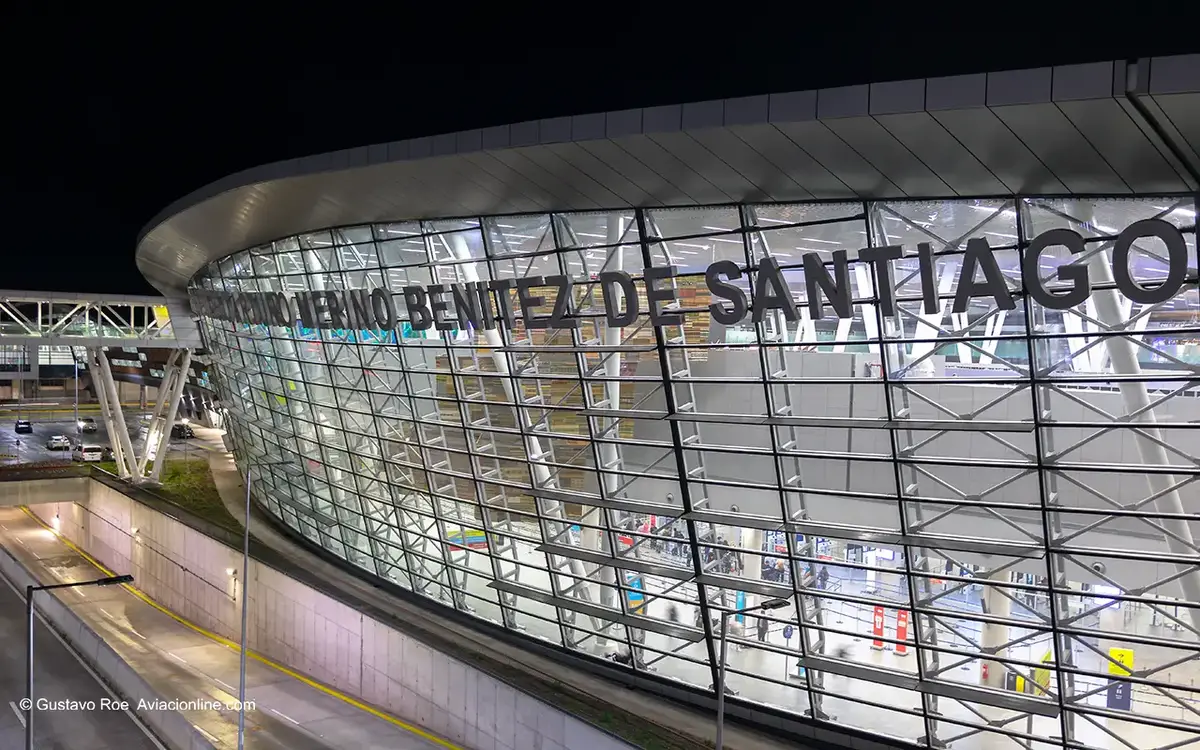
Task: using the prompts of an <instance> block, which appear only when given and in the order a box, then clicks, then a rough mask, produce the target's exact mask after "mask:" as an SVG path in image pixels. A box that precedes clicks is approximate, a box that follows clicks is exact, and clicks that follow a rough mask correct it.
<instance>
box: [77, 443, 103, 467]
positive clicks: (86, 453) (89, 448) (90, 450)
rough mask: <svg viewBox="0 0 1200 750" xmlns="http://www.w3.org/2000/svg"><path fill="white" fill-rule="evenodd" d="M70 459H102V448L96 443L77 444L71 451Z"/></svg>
mask: <svg viewBox="0 0 1200 750" xmlns="http://www.w3.org/2000/svg"><path fill="white" fill-rule="evenodd" d="M71 460H72V461H86V462H89V463H90V462H92V461H103V460H104V449H103V448H101V447H100V446H98V445H77V446H75V450H73V451H71Z"/></svg>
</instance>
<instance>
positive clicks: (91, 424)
mask: <svg viewBox="0 0 1200 750" xmlns="http://www.w3.org/2000/svg"><path fill="white" fill-rule="evenodd" d="M78 424H79V431H80V432H95V431H96V429H97V427H96V420H95V419H93V418H91V417H84V418H83V419H81V420H79V423H78Z"/></svg>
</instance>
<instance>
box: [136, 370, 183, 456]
mask: <svg viewBox="0 0 1200 750" xmlns="http://www.w3.org/2000/svg"><path fill="white" fill-rule="evenodd" d="M178 361H179V350H178V349H177V350H175V351H173V352H171V353H170V354H169V355H168V356H167V364H166V365H165V366H164V367H163V377H162V380H160V381H159V383H158V394H157V396H156V398H155V399H154V411H152V412H150V421H149V422H148V423H147V425H146V442H145V443H144V444H143V445H142V455H140V456H138V457H137V465H136V467H135V468H134V472H133V473H134V475H136V476H137V477H139V478H140V477H143V476H145V475H146V464H147V463H149V462H150V459H151V458H153V457H154V448H155V446H157V445H158V439H157V435H158V431H159V429H160V426H161V424H162V422H163V419H162V417H161V416H160V415H161V414H162V413H163V412H164V411H165V410H166V408H167V403H166V400H167V397H168V394H169V393H170V391H171V389H170V386H169V384H168V382H167V380H168V377H169V375H170V373H171V371H172V370H173V369H174V367H175V363H176V362H178Z"/></svg>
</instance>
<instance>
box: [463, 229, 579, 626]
mask: <svg viewBox="0 0 1200 750" xmlns="http://www.w3.org/2000/svg"><path fill="white" fill-rule="evenodd" d="M485 221H486V220H485V219H483V218H481V219H480V220H479V227H480V231H481V232H482V234H483V243H484V245H483V249H484V255H485V257H486V258H487V264H488V273H489V275H490V276H491V278H492V279H499V278H500V276H499V275H498V274H497V273H496V269H497V264H498V263H499V262H500V261H499V259H497V258H496V255H495V252H494V245H493V243H492V240H491V236H490V234H489V232H488V228H487V224H486V223H485ZM509 260H510V262H511V263H512V267H513V273H514V275H515V274H516V273H518V271H519V269H518V268H517V259H515V258H510V259H509ZM514 278H515V276H514ZM494 294H495V298H496V299H495V302H496V312H497V313H498V315H497V325H496V330H497V331H498V332H499V333H500V344H501V347H502V349H503V351H501V352H499V355H500V357H501V359H502V360H503V361H504V363H505V369H506V370H508V372H506V373H504V374H502V375H501V378H502V382H501V386H502V387H503V380H507V381H508V383H509V388H510V393H511V395H510V396H509V397H510V398H511V399H512V410H513V422H514V423H515V424H516V426H517V431H518V433H519V434H520V436H521V450H522V451H524V453H525V466H526V471H527V476H528V478H529V485H530V487H531V489H530V492H529V497H530V499H532V500H533V515H534V518H535V519H536V522H537V536H538V540H539V541H540V542H541V543H543V544H544V543H546V533H545V529H546V517H545V516H544V515H543V513H542V504H541V502H539V500H538V498H537V495H536V494H535V493H536V492H537V490H536V489H532V488H535V487H536V482H535V481H534V478H533V459H532V458H531V457H530V455H529V445H530V439H531V437H532V433H531V432H530V430H529V426H530V425H531V424H532V422H531V421H530V419H529V414H528V412H527V411H526V409H525V406H524V404H523V403H522V401H523V396H524V390H523V389H522V388H521V383H520V381H519V380H518V379H517V376H516V375H515V372H516V369H517V368H516V366H515V365H516V358H515V357H514V352H513V335H512V330H511V329H510V328H509V326H508V325H507V323H506V321H507V319H508V318H509V317H510V316H511V313H512V292H511V291H509V290H503V291H497V292H495V293H494ZM501 306H504V307H501ZM502 309H504V310H506V311H507V314H499V313H500V311H501V310H502ZM526 332H527V333H528V329H526ZM506 395H508V394H506ZM506 491H507V490H506ZM509 524H512V520H511V519H510V520H509ZM512 544H513V564H514V566H515V567H516V571H517V576H518V578H519V576H520V570H521V565H522V563H521V556H520V547H519V546H518V545H519V544H520V543H519V542H518V541H517V539H516V538H515V537H514V538H513V539H512ZM533 554H540V555H542V559H543V569H544V570H545V571H546V577H547V579H548V580H549V581H550V591H551V592H552V593H553V594H554V595H555V596H561V594H560V593H559V591H558V588H559V586H558V579H557V576H556V574H557V570H556V569H555V568H554V566H553V565H552V564H551V556H550V554H549V553H546V552H541V553H538V552H536V551H535V552H534V553H533ZM516 601H517V599H516V598H514V602H516ZM514 610H515V607H514ZM514 616H515V612H514ZM572 616H574V613H572ZM535 617H536V616H535ZM554 617H555V622H556V624H557V625H558V630H559V643H562V644H564V645H566V644H568V643H570V640H569V639H568V638H567V631H566V626H565V625H564V623H563V614H562V608H561V607H555V608H554Z"/></svg>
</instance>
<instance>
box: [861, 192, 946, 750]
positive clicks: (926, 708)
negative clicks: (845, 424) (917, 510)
mask: <svg viewBox="0 0 1200 750" xmlns="http://www.w3.org/2000/svg"><path fill="white" fill-rule="evenodd" d="M872 208H873V207H872V205H870V204H868V203H864V204H863V222H864V224H865V226H864V229H865V230H866V232H867V246H868V247H876V234H879V235H881V236H880V237H879V238H878V239H879V240H880V241H883V242H884V243H885V245H886V237H884V236H882V235H883V231H884V230H883V226H882V225H883V222H882V220H881V221H879V222H878V223H879V227H878V231H876V228H875V227H873V226H872V215H873V214H872ZM860 262H861V261H860ZM871 270H872V273H871V274H870V276H871V288H872V292H873V294H872V297H871V300H872V307H874V308H875V322H876V336H877V337H878V345H879V360H880V364H881V366H880V368H879V374H880V377H881V378H882V385H883V403H884V414H885V415H886V416H887V418H888V420H889V421H891V420H895V419H896V418H897V417H896V413H897V412H896V404H895V402H894V398H893V393H892V386H891V380H890V377H889V375H888V369H889V364H888V349H889V347H888V346H887V345H886V342H887V341H888V337H887V336H885V335H884V331H885V327H884V326H885V324H886V320H885V319H884V316H883V310H882V308H881V306H880V304H879V301H880V289H879V278H878V274H877V273H875V269H871ZM889 276H890V274H889ZM903 346H904V345H903V344H902V343H901V344H898V345H897V346H896V347H895V351H896V352H897V353H899V352H901V351H903ZM900 364H901V365H902V364H903V363H902V362H901V363H900ZM899 432H900V430H899V429H897V428H895V427H891V428H888V440H889V442H890V443H891V449H892V471H893V474H894V477H895V482H896V503H897V505H898V507H897V509H896V510H897V519H898V521H899V524H900V535H901V536H902V537H907V536H908V508H907V506H906V504H905V501H904V497H905V491H904V489H905V484H904V475H903V473H902V472H903V469H902V467H901V464H900V448H901V446H900V436H899ZM906 432H907V433H908V436H909V439H911V438H912V430H906ZM903 547H904V578H905V585H904V588H905V590H906V591H907V593H908V607H909V609H908V611H909V615H910V619H912V621H913V623H912V625H913V626H912V627H910V628H909V630H910V631H911V635H912V636H913V643H914V645H915V646H916V652H917V653H916V657H917V678H918V679H919V680H921V681H924V680H925V673H926V670H925V653H926V651H925V649H924V648H923V647H922V641H923V639H922V637H921V624H920V620H919V619H918V617H919V615H918V614H917V607H916V599H915V597H914V592H913V588H914V585H916V581H917V579H914V577H913V560H912V554H911V553H913V552H915V553H916V554H917V555H919V556H920V557H921V558H922V559H924V560H925V561H928V550H926V549H925V548H923V547H918V548H913V547H910V546H908V545H907V544H905V545H903ZM920 581H921V584H922V585H928V581H929V579H928V578H927V577H922V578H921V579H920ZM930 621H931V623H932V624H931V627H930V632H931V633H932V634H933V643H931V644H930V645H931V646H935V647H936V644H937V623H936V622H934V621H933V619H932V617H931V618H930ZM930 653H934V654H936V653H937V651H936V650H933V649H931V650H930ZM938 701H939V698H938V696H936V695H932V694H929V693H924V692H922V693H921V719H922V721H923V722H924V723H925V738H924V742H926V743H928V744H930V745H933V746H936V745H937V744H938V743H939V742H940V740H939V739H938V736H937V720H936V719H935V718H933V717H934V716H935V715H937V714H938V713H939V710H938Z"/></svg>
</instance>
